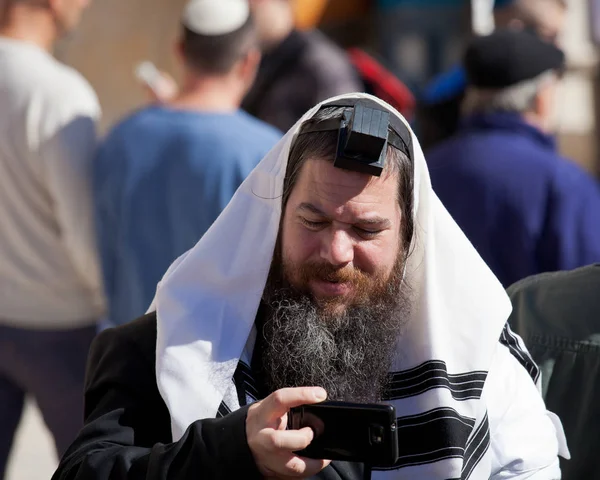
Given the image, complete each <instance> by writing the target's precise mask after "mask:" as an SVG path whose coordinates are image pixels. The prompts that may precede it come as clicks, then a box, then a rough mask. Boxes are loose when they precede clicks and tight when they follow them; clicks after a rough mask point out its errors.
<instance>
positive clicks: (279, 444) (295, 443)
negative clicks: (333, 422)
mask: <svg viewBox="0 0 600 480" xmlns="http://www.w3.org/2000/svg"><path fill="white" fill-rule="evenodd" d="M313 438H314V434H313V431H312V430H311V429H310V427H305V428H302V429H300V430H274V431H273V432H272V433H271V437H270V441H271V442H272V444H273V448H274V449H275V450H288V451H290V452H293V451H295V450H302V449H303V448H306V447H308V446H309V445H310V442H312V439H313Z"/></svg>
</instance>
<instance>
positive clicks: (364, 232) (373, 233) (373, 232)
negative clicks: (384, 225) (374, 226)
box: [354, 227, 381, 238]
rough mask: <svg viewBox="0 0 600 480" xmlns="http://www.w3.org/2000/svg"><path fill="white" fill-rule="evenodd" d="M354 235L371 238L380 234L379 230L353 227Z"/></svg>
mask: <svg viewBox="0 0 600 480" xmlns="http://www.w3.org/2000/svg"><path fill="white" fill-rule="evenodd" d="M354 230H356V233H358V234H359V235H360V236H361V237H366V238H373V237H375V236H377V235H379V234H380V233H381V230H365V229H364V228H359V227H354Z"/></svg>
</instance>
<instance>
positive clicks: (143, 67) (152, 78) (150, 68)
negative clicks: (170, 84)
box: [135, 61, 161, 93]
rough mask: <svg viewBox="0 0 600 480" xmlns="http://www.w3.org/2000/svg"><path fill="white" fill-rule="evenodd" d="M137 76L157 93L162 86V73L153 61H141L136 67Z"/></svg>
mask: <svg viewBox="0 0 600 480" xmlns="http://www.w3.org/2000/svg"><path fill="white" fill-rule="evenodd" d="M135 76H136V78H137V79H138V80H139V81H140V82H142V83H144V84H145V85H147V86H148V87H149V88H151V89H152V90H153V91H154V92H155V93H156V92H158V90H159V87H160V85H159V82H160V79H161V74H160V72H159V71H158V68H156V66H155V65H154V64H153V63H152V62H150V61H145V62H141V63H139V64H138V65H137V66H136V67H135Z"/></svg>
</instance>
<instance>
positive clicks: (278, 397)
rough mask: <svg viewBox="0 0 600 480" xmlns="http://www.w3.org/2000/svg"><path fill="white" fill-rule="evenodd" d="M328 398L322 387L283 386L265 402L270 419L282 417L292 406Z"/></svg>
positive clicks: (265, 409) (264, 406) (265, 408)
mask: <svg viewBox="0 0 600 480" xmlns="http://www.w3.org/2000/svg"><path fill="white" fill-rule="evenodd" d="M326 398H327V392H325V390H324V389H322V388H321V387H296V388H282V389H281V390H277V391H276V392H273V393H272V394H271V395H269V396H268V397H267V398H266V399H265V400H264V402H263V408H264V411H265V412H267V416H268V419H269V420H273V419H275V418H279V417H282V416H283V415H285V414H286V413H287V412H288V410H289V409H290V408H293V407H298V406H300V405H309V404H311V403H319V402H322V401H323V400H325V399H326Z"/></svg>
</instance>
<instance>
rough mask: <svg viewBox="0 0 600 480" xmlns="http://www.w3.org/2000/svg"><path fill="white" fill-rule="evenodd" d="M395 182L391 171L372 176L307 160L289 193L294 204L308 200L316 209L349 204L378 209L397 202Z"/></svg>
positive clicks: (331, 164) (317, 160)
mask: <svg viewBox="0 0 600 480" xmlns="http://www.w3.org/2000/svg"><path fill="white" fill-rule="evenodd" d="M397 185H398V183H397V179H396V175H394V174H392V173H386V174H384V175H382V176H380V177H374V176H372V175H368V174H365V173H359V172H353V171H349V170H345V169H342V168H337V167H334V166H333V163H332V162H330V161H327V160H322V159H309V160H307V161H306V163H305V165H304V166H303V167H302V170H301V172H300V175H299V178H298V181H297V183H296V186H295V187H294V192H292V195H293V196H294V197H295V198H296V201H297V203H310V204H311V205H314V206H315V207H317V208H319V209H322V208H326V207H330V208H337V207H341V206H344V205H348V204H351V205H354V206H357V207H362V208H367V207H370V208H371V209H374V208H376V209H378V210H380V209H388V208H393V207H394V206H396V205H397V204H398V203H397V199H396V196H397V188H398V186H397ZM294 194H295V195H294Z"/></svg>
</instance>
